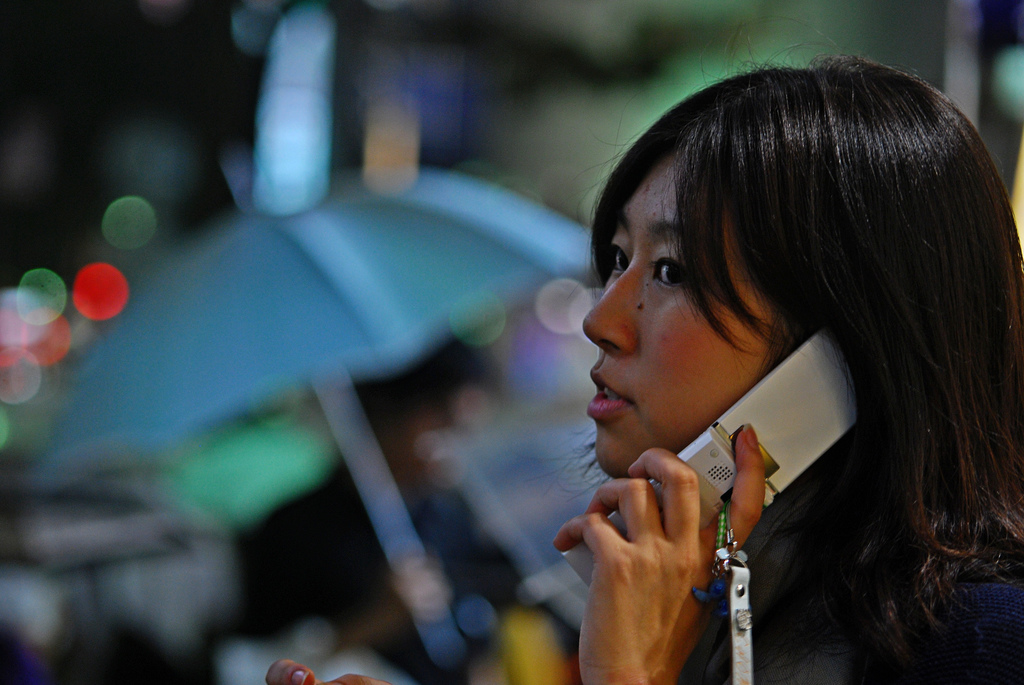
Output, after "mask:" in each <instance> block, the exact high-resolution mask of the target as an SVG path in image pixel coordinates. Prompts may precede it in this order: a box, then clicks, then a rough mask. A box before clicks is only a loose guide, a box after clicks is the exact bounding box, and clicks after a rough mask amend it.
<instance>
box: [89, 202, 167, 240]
mask: <svg viewBox="0 0 1024 685" xmlns="http://www.w3.org/2000/svg"><path fill="white" fill-rule="evenodd" d="M156 224H157V221H156V210H155V209H153V205H151V204H149V203H148V202H147V201H146V200H145V199H143V198H141V197H138V196H136V195H128V196H125V197H122V198H119V199H117V200H114V201H113V202H111V203H110V206H109V207H107V211H106V212H104V213H103V224H102V229H103V237H104V238H106V240H107V242H108V243H110V244H111V245H113V246H114V247H116V248H118V249H121V250H134V249H137V248H140V247H142V246H143V245H145V244H146V243H148V242H149V241H150V239H152V237H153V236H154V235H155V234H156Z"/></svg>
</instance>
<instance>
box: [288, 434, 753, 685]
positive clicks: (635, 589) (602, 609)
mask: <svg viewBox="0 0 1024 685" xmlns="http://www.w3.org/2000/svg"><path fill="white" fill-rule="evenodd" d="M736 470H737V474H736V482H735V485H734V489H733V495H732V503H731V504H730V512H729V515H730V521H731V524H732V528H733V531H734V533H735V537H736V540H737V541H738V543H739V544H741V545H742V543H743V542H744V541H745V540H746V538H747V536H748V535H749V534H750V531H751V530H752V529H753V527H754V525H755V524H756V523H757V521H758V520H759V519H760V517H761V508H762V505H763V501H764V461H763V460H762V457H761V453H760V449H759V448H758V444H757V436H756V435H755V434H754V431H753V430H752V429H750V428H745V429H744V430H743V431H742V432H741V433H740V434H739V436H738V437H737V440H736ZM629 475H630V476H631V478H624V479H617V480H614V481H611V482H610V483H606V484H605V485H602V486H601V487H600V488H598V490H597V493H596V494H595V495H594V499H593V500H592V501H591V503H590V506H589V507H587V510H586V512H585V513H583V514H581V515H580V516H577V517H575V518H573V519H570V520H569V521H568V522H566V523H565V525H563V526H562V528H561V529H560V530H559V531H558V534H557V535H556V537H555V540H554V544H555V547H557V548H558V549H560V550H562V551H565V550H567V549H570V548H572V547H574V546H575V545H577V544H579V543H581V542H583V543H586V545H587V546H588V547H589V548H590V550H591V551H592V552H593V555H594V571H593V576H592V579H591V584H590V594H589V596H588V599H587V606H586V609H585V611H584V615H583V624H582V627H581V632H580V671H581V675H582V676H583V682H584V683H587V684H588V685H590V684H592V683H625V682H629V683H666V684H669V683H673V684H674V683H675V682H676V680H677V679H678V677H679V673H680V672H681V671H682V668H683V664H685V663H686V659H687V658H688V657H689V655H690V652H692V651H693V648H694V647H695V646H696V644H697V641H698V640H699V639H700V636H701V634H702V633H703V632H704V629H705V628H706V626H707V623H708V620H709V619H710V616H711V608H712V607H711V605H708V604H702V603H700V602H699V601H697V599H696V598H695V597H694V596H693V592H692V589H693V588H694V587H697V588H701V589H706V588H707V587H708V585H709V584H710V583H711V580H712V571H711V569H712V565H713V560H714V550H715V534H716V531H717V523H716V522H714V521H713V522H712V523H711V524H710V525H708V526H707V527H705V528H704V529H703V530H701V529H699V517H700V498H699V495H698V484H697V482H698V481H697V478H698V476H697V474H696V472H695V471H694V470H693V469H691V468H690V467H689V466H688V465H686V464H685V463H684V462H683V461H682V460H681V459H679V457H678V456H676V455H675V454H673V453H672V452H669V451H667V450H663V449H649V450H647V451H646V452H644V453H643V454H642V455H641V456H640V458H639V459H638V460H637V461H636V462H635V463H634V464H633V465H632V466H631V467H630V468H629ZM648 479H653V480H655V481H657V482H659V483H661V485H662V507H661V509H659V507H658V502H657V499H656V497H655V492H654V488H653V487H652V486H651V484H650V483H649V482H648ZM616 510H617V511H618V512H619V514H620V515H621V516H622V518H623V520H624V521H625V523H626V529H627V535H626V537H623V536H622V534H621V533H620V532H619V530H618V529H617V528H616V527H615V524H613V523H612V522H611V521H609V520H608V514H610V513H611V512H612V511H616ZM273 685H277V684H276V683H274V684H273ZM287 685H294V684H290V683H289V684H287Z"/></svg>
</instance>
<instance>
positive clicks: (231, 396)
mask: <svg viewBox="0 0 1024 685" xmlns="http://www.w3.org/2000/svg"><path fill="white" fill-rule="evenodd" d="M587 256H588V252H587V235H586V231H585V230H583V229H582V228H581V227H580V226H579V225H578V224H576V223H574V222H572V221H570V220H568V219H566V218H564V217H562V216H561V215H559V214H557V213H555V212H552V211H550V210H547V209H545V208H542V207H540V206H538V205H535V204H533V203H531V202H528V201H526V200H524V199H522V198H520V197H518V196H516V195H514V194H512V193H510V192H508V191H505V190H502V189H499V188H497V187H495V186H492V185H489V184H486V183H484V182H481V181H478V180H475V179H472V178H469V177H466V176H462V175H459V174H456V173H453V172H447V171H440V170H429V169H427V170H423V171H422V172H421V174H420V176H419V178H418V180H417V182H416V183H415V184H414V185H413V186H412V187H411V188H409V189H407V190H405V191H403V192H400V193H395V194H377V193H373V192H370V191H369V190H366V189H364V188H362V187H359V186H356V185H353V186H352V187H351V188H350V189H349V190H346V191H344V192H341V193H339V194H338V195H337V196H335V197H334V199H332V200H331V201H330V202H328V203H325V204H324V205H323V206H321V207H319V208H317V209H316V210H314V211H310V212H308V213H305V214H301V215H297V216H293V217H288V218H269V217H260V216H253V215H237V216H233V217H230V218H228V219H226V220H224V221H222V222H221V223H220V224H219V225H218V226H216V227H214V229H213V230H211V231H210V232H209V233H208V234H207V235H206V238H205V239H204V240H203V241H202V242H201V243H200V244H197V245H193V246H191V247H190V248H189V249H187V250H185V251H184V252H183V253H182V254H180V255H178V256H177V257H175V258H173V259H172V260H170V261H169V262H168V263H167V264H166V266H165V268H163V269H162V270H161V271H160V272H159V273H157V274H155V275H154V277H153V278H151V279H150V280H149V281H148V282H144V283H142V284H141V285H140V287H139V288H138V289H137V292H136V294H135V295H134V296H133V299H132V301H131V302H130V303H129V305H128V307H127V308H126V310H125V311H124V313H123V314H122V315H121V317H120V320H119V321H118V322H117V324H116V326H115V327H114V328H112V329H111V330H110V331H109V333H108V334H107V335H106V336H105V337H104V338H102V339H101V340H99V341H98V342H97V343H96V344H95V345H94V347H93V349H92V350H90V353H89V354H88V356H87V358H86V359H85V360H83V364H82V366H81V367H80V369H79V374H78V376H77V378H76V380H75V384H74V387H73V390H72V392H71V393H70V395H69V398H68V403H67V406H66V410H65V411H64V412H63V415H62V418H61V419H60V420H59V421H58V424H57V426H56V428H55V432H54V440H53V444H52V448H51V449H50V450H49V451H48V454H47V456H46V457H45V458H44V460H43V463H42V468H43V470H44V471H47V470H49V471H50V472H51V475H53V474H57V473H59V474H60V475H61V476H64V477H66V476H68V475H71V474H73V473H75V472H76V471H81V470H83V469H87V468H89V467H91V466H95V465H97V464H99V463H104V464H107V463H110V460H111V459H112V458H115V457H116V456H117V455H132V456H133V458H135V457H136V455H138V454H139V453H140V452H155V451H157V450H162V449H164V448H166V447H168V446H170V445H171V444H173V443H174V442H176V441H178V440H180V439H182V438H184V437H187V436H189V435H194V434H197V433H199V432H201V431H203V430H205V429H208V428H209V427H211V426H213V425H216V424H217V423H218V422H220V421H223V420H225V419H227V418H230V417H232V416H234V415H237V414H238V413H240V412H242V411H244V410H246V409H247V408H250V407H251V406H253V405H254V404H255V403H257V402H259V401H260V400H261V399H263V398H266V397H268V396H270V395H271V394H273V393H274V392H275V391H279V390H281V389H282V388H286V387H288V386H294V385H305V384H309V383H312V382H314V381H316V380H323V379H325V378H330V377H331V376H332V375H333V374H335V373H337V372H339V371H343V372H346V373H347V374H348V376H350V377H351V378H352V379H353V380H355V381H357V382H358V381H360V380H368V379H372V378H375V377H383V376H388V375H393V374H395V373H398V372H400V371H402V370H404V369H406V368H408V367H410V366H411V365H412V364H413V363H415V362H416V361H418V360H420V359H421V358H422V357H424V356H425V355H427V354H428V353H429V352H431V351H433V350H434V349H435V348H436V347H437V346H438V345H439V344H441V343H442V342H443V341H445V340H447V339H449V338H450V336H451V325H450V318H451V317H452V315H453V313H458V312H459V311H463V310H472V308H473V306H474V303H477V302H480V301H481V300H482V299H484V298H487V297H491V298H494V297H498V298H508V297H512V296H514V295H516V294H521V293H524V292H526V291H529V290H531V289H533V288H535V287H536V286H538V285H540V284H541V283H543V282H544V281H545V280H547V279H549V278H552V277H557V276H565V275H573V274H576V275H579V274H582V273H583V272H584V271H585V268H586V259H587Z"/></svg>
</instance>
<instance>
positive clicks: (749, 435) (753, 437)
mask: <svg viewBox="0 0 1024 685" xmlns="http://www.w3.org/2000/svg"><path fill="white" fill-rule="evenodd" d="M743 439H744V440H746V441H747V444H748V445H749V446H751V447H757V432H756V431H754V427H753V426H751V425H750V424H749V423H747V424H744V425H743Z"/></svg>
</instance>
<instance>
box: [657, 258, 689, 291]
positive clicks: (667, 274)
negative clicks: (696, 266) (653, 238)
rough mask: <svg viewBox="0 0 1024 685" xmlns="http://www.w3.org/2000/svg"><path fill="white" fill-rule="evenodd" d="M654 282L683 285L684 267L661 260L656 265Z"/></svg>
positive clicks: (677, 263) (667, 260)
mask: <svg viewBox="0 0 1024 685" xmlns="http://www.w3.org/2000/svg"><path fill="white" fill-rule="evenodd" d="M654 280H656V281H661V282H662V283H664V284H665V285H682V283H683V267H682V265H681V264H679V262H673V261H672V260H669V259H659V260H658V261H657V262H655V264H654Z"/></svg>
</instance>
